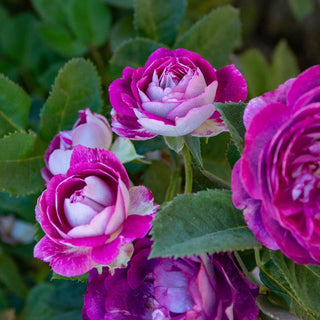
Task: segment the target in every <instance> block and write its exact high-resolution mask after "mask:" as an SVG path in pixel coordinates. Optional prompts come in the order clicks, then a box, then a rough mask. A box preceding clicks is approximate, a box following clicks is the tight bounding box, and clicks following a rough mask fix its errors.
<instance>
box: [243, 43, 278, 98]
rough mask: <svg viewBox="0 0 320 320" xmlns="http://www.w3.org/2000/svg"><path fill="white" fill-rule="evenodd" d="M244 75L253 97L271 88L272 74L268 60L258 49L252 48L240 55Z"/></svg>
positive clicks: (250, 94)
mask: <svg viewBox="0 0 320 320" xmlns="http://www.w3.org/2000/svg"><path fill="white" fill-rule="evenodd" d="M240 62H241V68H242V72H243V75H244V77H245V79H246V80H247V83H248V93H249V96H250V97H251V98H254V97H257V96H259V95H261V94H262V93H264V92H266V91H268V90H269V81H270V80H269V78H270V76H271V75H272V74H271V70H270V67H269V65H268V62H267V61H266V59H265V58H264V56H263V55H262V53H261V52H260V51H259V50H257V49H250V50H247V51H246V52H245V53H243V54H242V55H241V57H240Z"/></svg>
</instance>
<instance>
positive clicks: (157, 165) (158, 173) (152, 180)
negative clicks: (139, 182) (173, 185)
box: [143, 160, 172, 203]
mask: <svg viewBox="0 0 320 320" xmlns="http://www.w3.org/2000/svg"><path fill="white" fill-rule="evenodd" d="M171 176H172V170H171V168H170V167H168V166H167V165H166V164H165V163H163V162H162V161H159V160H155V161H152V164H151V165H150V166H148V167H147V169H146V170H145V171H144V174H143V185H144V186H146V187H147V188H148V189H150V190H151V192H152V194H153V196H154V201H155V202H156V203H162V202H164V200H165V198H166V194H167V190H168V187H169V184H170V180H171Z"/></svg>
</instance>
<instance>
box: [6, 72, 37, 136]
mask: <svg viewBox="0 0 320 320" xmlns="http://www.w3.org/2000/svg"><path fill="white" fill-rule="evenodd" d="M30 106H31V99H30V98H29V96H28V95H27V94H26V93H25V92H24V90H23V89H22V88H21V87H19V86H18V85H16V84H15V83H13V82H12V81H10V80H9V79H8V78H7V77H5V76H4V75H2V74H0V136H3V135H4V134H7V133H9V132H12V131H15V130H23V129H26V126H27V122H28V116H29V110H30Z"/></svg>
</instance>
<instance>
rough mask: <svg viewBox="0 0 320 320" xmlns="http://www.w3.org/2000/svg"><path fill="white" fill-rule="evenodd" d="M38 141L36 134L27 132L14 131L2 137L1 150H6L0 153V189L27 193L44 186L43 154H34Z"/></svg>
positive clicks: (18, 193) (21, 193) (0, 141)
mask: <svg viewBox="0 0 320 320" xmlns="http://www.w3.org/2000/svg"><path fill="white" fill-rule="evenodd" d="M37 142H38V137H37V136H36V135H35V134H32V133H26V132H16V133H12V134H10V135H8V136H5V137H4V138H2V139H0V150H5V152H1V154H0V180H1V186H0V191H5V192H9V193H12V194H15V195H26V194H32V193H35V192H37V191H40V190H41V189H42V188H43V180H42V178H41V175H40V169H41V168H42V167H43V165H44V161H43V154H39V153H37V154H33V150H34V149H35V145H36V143H37ZM38 151H39V152H40V151H41V149H39V150H38Z"/></svg>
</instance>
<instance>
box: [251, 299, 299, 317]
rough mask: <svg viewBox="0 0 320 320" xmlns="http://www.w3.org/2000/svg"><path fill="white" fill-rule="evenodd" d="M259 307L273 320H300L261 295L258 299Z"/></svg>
mask: <svg viewBox="0 0 320 320" xmlns="http://www.w3.org/2000/svg"><path fill="white" fill-rule="evenodd" d="M256 302H257V306H258V307H259V309H260V310H261V311H262V312H263V313H264V314H266V315H267V316H269V317H270V318H271V319H275V320H299V318H297V317H296V316H294V315H293V314H291V313H290V312H288V311H287V310H285V309H282V308H280V307H278V306H275V305H274V304H272V303H271V302H270V301H269V300H268V299H267V297H265V296H262V295H259V296H258V297H257V298H256Z"/></svg>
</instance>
